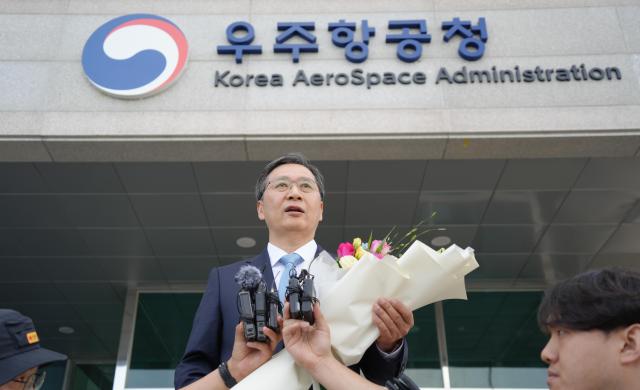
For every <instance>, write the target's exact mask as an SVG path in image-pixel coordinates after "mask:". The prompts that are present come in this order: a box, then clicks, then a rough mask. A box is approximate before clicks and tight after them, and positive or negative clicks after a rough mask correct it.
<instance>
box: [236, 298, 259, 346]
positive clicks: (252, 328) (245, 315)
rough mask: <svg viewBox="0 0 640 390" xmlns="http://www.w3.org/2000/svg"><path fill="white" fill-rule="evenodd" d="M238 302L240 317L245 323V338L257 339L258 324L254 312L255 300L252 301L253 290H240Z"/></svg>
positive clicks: (249, 339) (248, 339)
mask: <svg viewBox="0 0 640 390" xmlns="http://www.w3.org/2000/svg"><path fill="white" fill-rule="evenodd" d="M238 302H239V305H238V306H239V307H238V309H239V311H240V319H241V320H242V323H243V324H244V338H245V339H246V340H247V341H256V324H255V322H254V320H255V316H254V313H253V302H252V301H251V292H249V291H247V290H240V291H238Z"/></svg>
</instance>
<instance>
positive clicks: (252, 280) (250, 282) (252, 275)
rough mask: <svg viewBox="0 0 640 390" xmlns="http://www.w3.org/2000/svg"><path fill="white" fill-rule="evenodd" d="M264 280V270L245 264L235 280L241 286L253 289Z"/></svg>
mask: <svg viewBox="0 0 640 390" xmlns="http://www.w3.org/2000/svg"><path fill="white" fill-rule="evenodd" d="M261 280H262V272H260V270H259V269H258V268H256V267H254V266H253V265H243V266H242V267H240V270H239V271H238V273H237V274H236V276H235V281H236V283H238V286H240V288H242V289H245V290H253V289H254V288H256V287H257V286H258V283H260V281H261Z"/></svg>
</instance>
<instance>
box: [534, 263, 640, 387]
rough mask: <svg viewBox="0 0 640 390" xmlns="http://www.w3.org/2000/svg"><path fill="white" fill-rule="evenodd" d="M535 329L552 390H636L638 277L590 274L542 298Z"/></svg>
mask: <svg viewBox="0 0 640 390" xmlns="http://www.w3.org/2000/svg"><path fill="white" fill-rule="evenodd" d="M538 324H539V325H540V327H541V329H542V330H543V331H545V333H548V334H549V336H550V338H549V341H548V342H547V345H546V346H545V347H544V349H543V350H542V352H541V353H540V356H541V358H542V360H543V361H544V362H545V363H547V364H548V365H549V369H548V379H547V384H548V385H549V389H551V390H560V389H574V390H592V389H593V390H617V389H619V390H633V389H640V274H639V273H637V272H632V271H627V270H622V269H603V270H597V271H589V272H586V273H583V274H580V275H577V276H575V277H573V278H571V279H568V280H566V281H563V282H560V283H558V284H557V285H555V286H554V287H552V288H551V289H550V290H549V291H547V292H546V294H545V296H544V299H543V300H542V303H541V304H540V308H539V309H538Z"/></svg>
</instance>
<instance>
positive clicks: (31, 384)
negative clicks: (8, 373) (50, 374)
mask: <svg viewBox="0 0 640 390" xmlns="http://www.w3.org/2000/svg"><path fill="white" fill-rule="evenodd" d="M46 375H47V373H46V372H36V373H35V374H31V375H29V376H28V377H27V379H25V380H20V379H14V380H13V382H18V383H22V384H23V385H24V386H23V387H22V389H23V390H40V388H41V387H42V385H43V384H44V378H45V376H46Z"/></svg>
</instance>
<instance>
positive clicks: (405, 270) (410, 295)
mask: <svg viewBox="0 0 640 390" xmlns="http://www.w3.org/2000/svg"><path fill="white" fill-rule="evenodd" d="M414 229H416V228H414ZM417 235H418V233H417V229H416V230H413V229H412V231H410V232H409V233H407V235H405V236H404V237H408V238H409V239H408V240H405V239H404V238H403V239H401V240H399V241H396V245H393V241H392V239H390V237H392V236H390V235H387V236H386V237H385V238H384V239H383V240H372V238H371V237H370V238H369V240H368V241H367V242H366V243H365V242H362V240H361V239H358V238H356V239H355V240H354V241H353V242H350V243H342V244H341V245H340V247H339V249H338V260H337V263H338V264H337V265H338V266H336V259H334V258H333V257H331V256H330V255H329V254H328V253H326V252H323V253H321V254H320V256H319V257H318V258H316V259H315V260H314V262H313V264H312V267H313V271H310V272H312V273H313V274H314V275H316V282H317V283H316V287H317V290H318V297H319V299H320V302H321V305H322V312H323V314H324V316H325V318H326V320H327V322H328V323H329V326H330V328H331V344H332V349H333V353H334V355H335V356H336V357H337V358H338V359H339V360H340V361H342V362H343V363H344V364H345V365H351V364H355V363H357V362H358V361H360V359H361V357H362V355H363V354H364V352H365V351H366V350H367V348H368V347H369V346H370V345H371V344H372V343H373V342H374V341H375V340H376V338H377V337H378V336H379V333H378V329H377V328H376V327H375V325H374V324H373V320H372V316H371V308H372V305H373V303H374V302H375V301H376V300H377V299H378V298H380V297H389V298H395V299H398V300H400V301H402V302H403V303H404V304H406V305H407V306H409V307H410V308H411V310H416V309H418V308H420V307H422V306H425V305H428V304H430V303H434V302H437V301H441V300H444V299H466V290H465V286H464V276H465V275H467V274H468V273H469V272H471V271H473V270H474V269H476V268H477V267H478V263H477V262H476V259H475V257H474V252H473V249H471V248H466V249H462V248H460V247H458V246H457V245H452V246H450V247H449V248H446V249H444V250H440V251H436V250H434V249H432V248H430V247H429V246H427V245H425V244H424V243H422V242H420V241H418V240H416V239H415V237H416V236H417ZM405 249H406V250H405ZM393 254H397V255H399V257H396V256H394V255H393ZM372 286H375V288H371V287H372ZM311 383H312V378H311V376H310V375H309V374H308V373H307V372H305V371H304V370H303V369H302V368H300V367H297V366H296V364H295V362H294V360H293V358H292V357H291V356H290V355H289V354H288V353H287V351H286V350H282V351H281V352H279V353H278V354H276V355H275V356H274V357H273V358H272V359H271V360H270V361H269V362H267V363H266V364H264V365H262V366H261V367H260V368H258V369H257V370H256V371H254V372H253V373H252V374H251V375H249V376H248V377H246V378H245V379H244V380H242V381H241V382H240V383H238V385H236V386H235V387H237V388H238V389H239V390H242V389H256V388H260V389H263V390H268V389H274V390H276V389H284V388H286V389H299V390H306V389H308V388H309V386H310V385H311Z"/></svg>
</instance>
